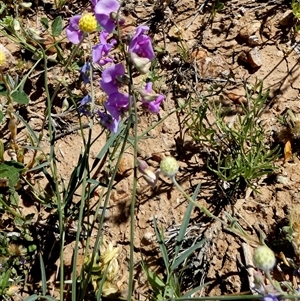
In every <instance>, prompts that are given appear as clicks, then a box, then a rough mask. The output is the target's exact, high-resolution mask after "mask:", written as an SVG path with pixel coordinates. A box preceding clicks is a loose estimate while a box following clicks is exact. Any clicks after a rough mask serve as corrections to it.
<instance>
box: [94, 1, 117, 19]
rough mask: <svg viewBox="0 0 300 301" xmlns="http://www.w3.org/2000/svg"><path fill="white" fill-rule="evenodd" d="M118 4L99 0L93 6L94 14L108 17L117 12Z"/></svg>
mask: <svg viewBox="0 0 300 301" xmlns="http://www.w3.org/2000/svg"><path fill="white" fill-rule="evenodd" d="M119 7H120V3H119V2H118V1H117V0H100V1H98V3H97V4H96V6H95V14H103V15H107V16H109V14H110V13H112V12H117V11H118V9H119Z"/></svg>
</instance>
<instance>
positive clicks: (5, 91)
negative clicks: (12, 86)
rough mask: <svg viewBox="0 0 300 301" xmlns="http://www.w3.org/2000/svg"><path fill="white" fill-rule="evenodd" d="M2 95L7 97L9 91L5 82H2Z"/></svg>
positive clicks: (0, 84) (0, 93)
mask: <svg viewBox="0 0 300 301" xmlns="http://www.w3.org/2000/svg"><path fill="white" fill-rule="evenodd" d="M0 95H3V96H6V95H7V89H6V87H5V85H4V83H3V82H0Z"/></svg>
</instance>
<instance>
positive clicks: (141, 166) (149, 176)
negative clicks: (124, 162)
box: [137, 159, 157, 187]
mask: <svg viewBox="0 0 300 301" xmlns="http://www.w3.org/2000/svg"><path fill="white" fill-rule="evenodd" d="M137 162H138V170H139V171H140V172H141V173H142V174H143V177H144V179H145V181H146V182H147V183H148V184H149V185H150V186H152V187H154V186H155V185H156V182H157V176H156V174H155V173H154V172H153V171H152V170H151V169H150V168H149V166H148V164H147V163H146V162H145V161H143V160H139V159H138V160H137Z"/></svg>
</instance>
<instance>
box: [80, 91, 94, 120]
mask: <svg viewBox="0 0 300 301" xmlns="http://www.w3.org/2000/svg"><path fill="white" fill-rule="evenodd" d="M91 103H92V98H91V96H90V95H86V96H84V97H83V98H82V100H81V102H80V105H79V112H80V113H82V114H84V115H86V116H90V115H91Z"/></svg>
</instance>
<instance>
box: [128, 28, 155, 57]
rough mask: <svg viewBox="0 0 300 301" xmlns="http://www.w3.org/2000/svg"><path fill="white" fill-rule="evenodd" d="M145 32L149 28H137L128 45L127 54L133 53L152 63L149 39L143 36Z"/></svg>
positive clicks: (152, 55)
mask: <svg viewBox="0 0 300 301" xmlns="http://www.w3.org/2000/svg"><path fill="white" fill-rule="evenodd" d="M147 30H149V27H148V26H145V25H140V26H138V27H137V29H136V32H135V35H134V36H133V37H132V39H131V41H130V44H129V52H133V53H135V54H136V55H137V56H138V57H140V58H147V59H148V60H150V61H152V60H153V59H154V51H153V47H152V43H151V39H150V37H148V36H147V35H145V34H144V32H145V31H147Z"/></svg>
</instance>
